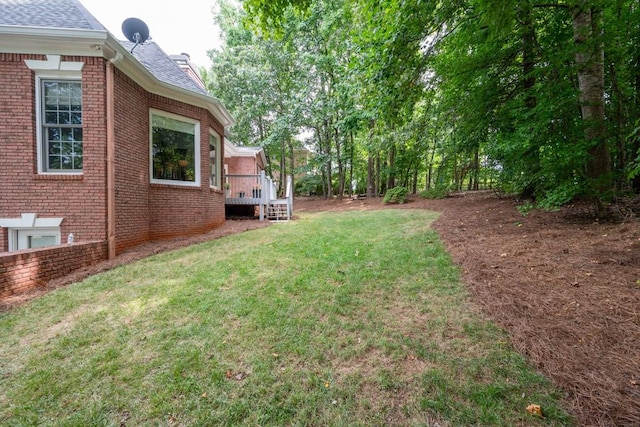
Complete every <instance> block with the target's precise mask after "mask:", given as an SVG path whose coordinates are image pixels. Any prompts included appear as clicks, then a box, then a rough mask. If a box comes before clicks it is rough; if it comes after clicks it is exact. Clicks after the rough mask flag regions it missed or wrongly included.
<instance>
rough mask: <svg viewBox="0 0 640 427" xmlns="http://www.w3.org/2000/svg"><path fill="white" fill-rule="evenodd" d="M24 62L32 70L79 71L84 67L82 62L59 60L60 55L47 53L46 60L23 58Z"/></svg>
mask: <svg viewBox="0 0 640 427" xmlns="http://www.w3.org/2000/svg"><path fill="white" fill-rule="evenodd" d="M24 62H25V64H27V67H29V69H30V70H33V71H48V70H56V71H74V72H76V73H80V72H81V71H82V68H83V67H84V62H72V61H60V55H47V60H46V61H41V60H38V59H25V60H24ZM81 77H82V76H81Z"/></svg>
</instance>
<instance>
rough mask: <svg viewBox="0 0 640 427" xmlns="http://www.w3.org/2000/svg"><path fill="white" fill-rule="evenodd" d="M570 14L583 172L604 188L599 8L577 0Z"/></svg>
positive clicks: (606, 172) (606, 176)
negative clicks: (585, 161) (584, 152)
mask: <svg viewBox="0 0 640 427" xmlns="http://www.w3.org/2000/svg"><path fill="white" fill-rule="evenodd" d="M571 15H572V20H573V40H574V43H575V46H576V64H577V66H578V85H579V88H580V109H581V112H582V120H583V122H584V126H585V131H584V132H585V139H586V141H587V144H588V147H589V148H588V153H589V155H590V159H589V162H588V164H587V170H586V172H587V176H588V177H589V178H590V179H592V180H594V181H595V183H596V189H597V190H598V191H601V192H604V191H608V190H610V189H611V177H610V173H609V172H610V170H611V166H610V160H609V149H608V147H607V138H606V136H607V135H606V127H605V109H604V48H603V45H602V39H601V35H602V27H601V24H602V11H601V10H598V9H597V8H596V7H595V6H592V5H591V4H590V2H589V1H588V0H579V1H578V2H577V3H576V4H575V5H574V6H573V8H572V10H571Z"/></svg>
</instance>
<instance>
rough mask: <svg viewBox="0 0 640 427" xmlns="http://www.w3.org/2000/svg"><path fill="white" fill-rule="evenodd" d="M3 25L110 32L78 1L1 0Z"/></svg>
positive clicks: (0, 17)
mask: <svg viewBox="0 0 640 427" xmlns="http://www.w3.org/2000/svg"><path fill="white" fill-rule="evenodd" d="M0 25H15V26H21V27H49V28H70V29H76V30H101V31H106V28H104V26H103V25H102V24H100V22H98V20H97V19H96V18H94V17H93V16H92V15H91V14H90V13H89V11H88V10H87V9H85V7H84V6H82V4H80V2H78V1H77V0H1V1H0Z"/></svg>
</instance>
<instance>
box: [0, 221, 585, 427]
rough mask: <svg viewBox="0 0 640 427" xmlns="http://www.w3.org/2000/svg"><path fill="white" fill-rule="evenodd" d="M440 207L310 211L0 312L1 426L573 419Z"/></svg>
mask: <svg viewBox="0 0 640 427" xmlns="http://www.w3.org/2000/svg"><path fill="white" fill-rule="evenodd" d="M435 218H436V216H435V214H434V213H430V212H426V211H419V210H382V211H372V212H347V213H320V214H306V215H302V216H301V218H300V219H299V220H297V221H293V222H289V223H285V224H277V225H273V226H271V227H268V228H264V229H258V230H254V231H251V232H246V233H243V234H239V235H235V236H230V237H226V238H223V239H219V240H215V241H211V242H207V243H204V244H200V245H196V246H191V247H188V248H184V249H181V250H177V251H173V252H169V253H163V254H160V255H156V256H154V257H151V258H147V259H144V260H141V261H139V262H136V263H133V264H131V265H128V266H125V267H120V268H117V269H114V270H111V271H108V272H106V273H103V274H100V275H97V276H93V277H91V278H89V279H87V280H85V281H83V282H82V283H79V284H75V285H71V286H68V287H66V288H63V289H59V290H56V291H55V292H52V293H50V294H48V295H46V296H44V297H41V298H39V299H37V300H35V301H33V302H31V303H30V304H28V305H25V306H23V307H20V308H18V309H15V310H12V311H10V312H7V313H3V314H0V355H1V356H0V425H8V426H31V425H54V426H56V425H58V426H86V425H95V426H100V425H105V426H107V425H110V426H119V425H131V426H139V425H194V426H196V425H198V426H199V425H228V426H234V425H251V426H255V425H265V426H266V425H310V426H312V425H317V426H329V425H330V426H358V425H361V426H370V425H433V424H436V423H437V424H439V425H451V426H458V425H482V426H487V425H496V426H503V425H568V424H571V423H572V420H571V418H570V417H569V416H568V415H567V414H566V412H564V411H563V409H562V408H561V406H560V403H559V392H558V390H556V389H554V388H553V387H552V386H551V385H550V383H549V382H548V381H547V380H546V379H545V378H544V377H542V376H541V375H539V374H537V373H536V372H535V371H534V370H532V369H531V368H530V367H528V366H527V364H526V362H525V360H524V359H523V358H522V357H521V356H520V355H518V354H517V353H516V352H515V351H514V350H513V348H512V347H511V346H510V345H509V343H508V337H507V336H506V335H505V333H504V332H503V331H501V330H500V329H498V328H496V327H495V326H493V325H492V324H491V323H489V322H487V321H486V320H485V319H484V318H483V317H482V316H481V315H480V314H479V313H478V310H477V309H476V308H474V306H473V305H472V304H471V303H470V301H469V298H468V295H467V293H466V292H465V289H464V287H463V286H462V285H461V284H460V281H459V275H458V271H457V269H456V267H455V266H454V265H453V264H452V261H451V259H450V257H449V256H448V255H447V253H446V252H445V250H444V248H443V245H442V243H441V242H440V240H439V239H438V236H437V235H436V233H434V232H433V231H432V230H431V229H430V224H431V222H432V221H433V220H434V219H435ZM529 403H537V404H540V405H541V406H542V408H543V411H544V414H545V418H544V419H540V418H535V417H533V416H531V415H529V414H528V413H527V412H526V407H527V405H528V404H529Z"/></svg>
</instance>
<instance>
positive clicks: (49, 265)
mask: <svg viewBox="0 0 640 427" xmlns="http://www.w3.org/2000/svg"><path fill="white" fill-rule="evenodd" d="M105 259H107V244H106V242H104V241H103V242H87V243H74V244H72V245H64V246H54V247H51V248H46V249H29V250H24V251H17V252H9V253H4V254H0V299H2V298H6V297H9V296H11V295H15V294H19V293H23V292H27V291H29V290H31V289H34V288H36V287H41V286H46V284H47V282H48V281H49V280H52V279H56V278H58V277H62V276H64V275H67V274H69V273H70V272H72V271H74V270H77V269H79V268H81V267H85V266H89V265H93V264H96V263H98V262H100V261H103V260H105Z"/></svg>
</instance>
